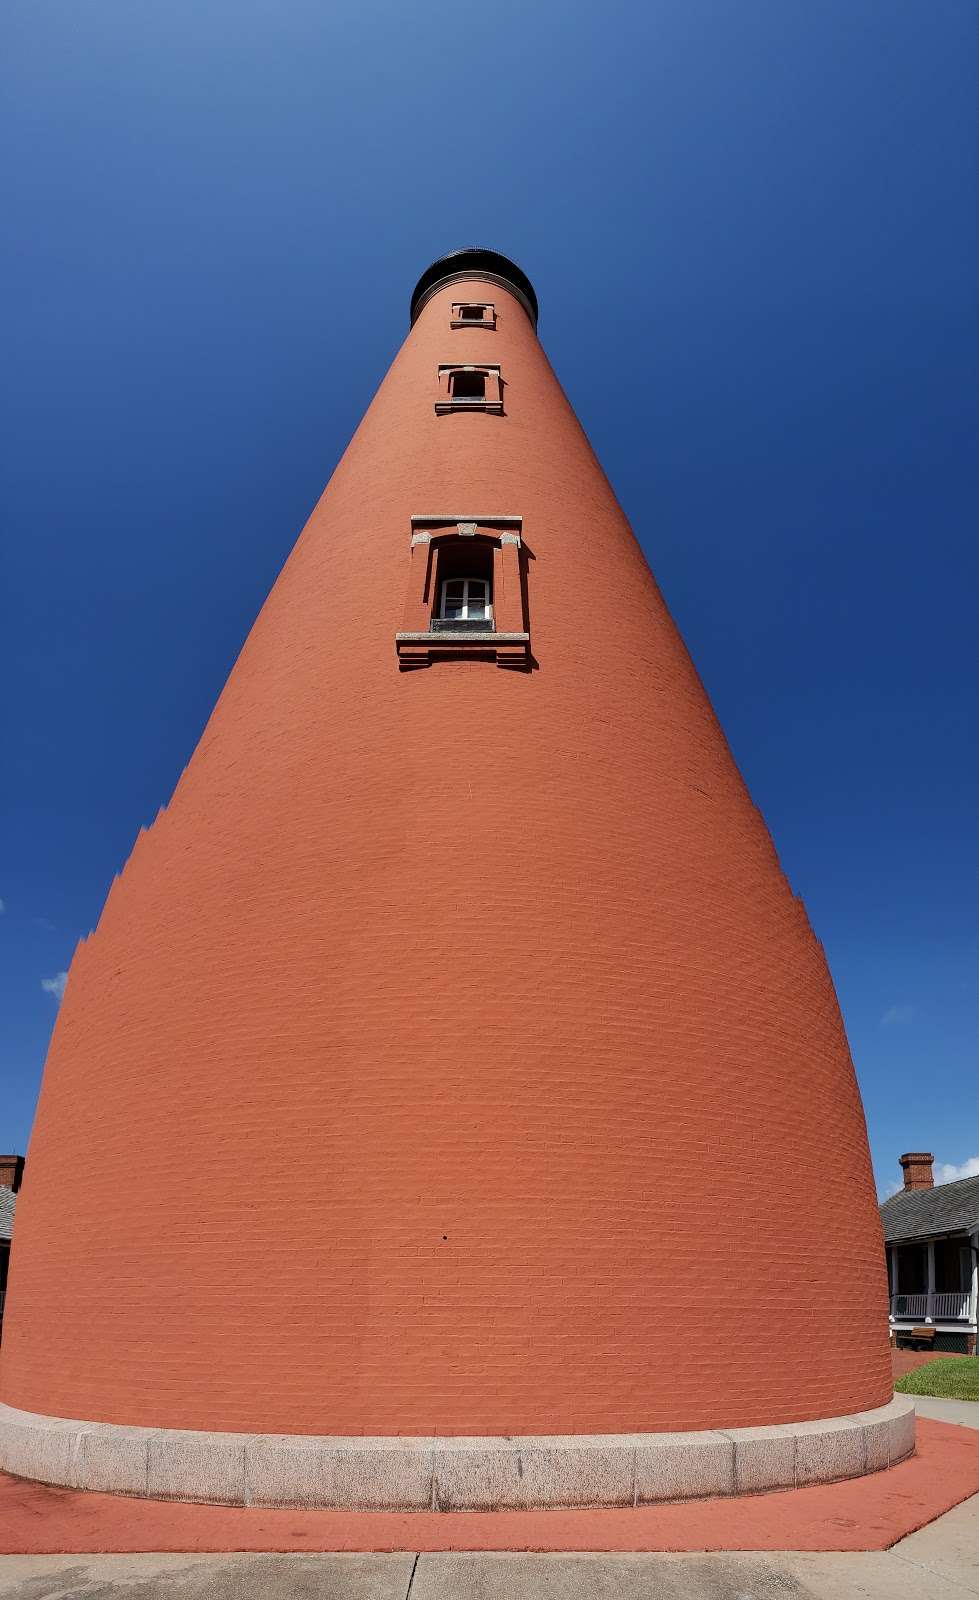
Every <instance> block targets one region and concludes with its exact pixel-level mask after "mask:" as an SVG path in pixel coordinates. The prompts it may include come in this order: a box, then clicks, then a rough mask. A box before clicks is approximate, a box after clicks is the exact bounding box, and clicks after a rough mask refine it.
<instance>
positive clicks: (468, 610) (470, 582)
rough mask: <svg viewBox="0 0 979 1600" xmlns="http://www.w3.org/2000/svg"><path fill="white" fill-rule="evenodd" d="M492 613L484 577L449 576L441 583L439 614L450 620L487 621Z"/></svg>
mask: <svg viewBox="0 0 979 1600" xmlns="http://www.w3.org/2000/svg"><path fill="white" fill-rule="evenodd" d="M492 615H493V607H492V605H491V604H490V597H489V583H488V581H487V580H486V579H485V578H449V579H447V580H446V582H445V583H443V585H442V609H441V616H442V618H443V619H444V620H445V621H447V622H448V621H451V622H477V621H480V622H484V621H485V622H488V621H489V620H490V619H491V617H492Z"/></svg>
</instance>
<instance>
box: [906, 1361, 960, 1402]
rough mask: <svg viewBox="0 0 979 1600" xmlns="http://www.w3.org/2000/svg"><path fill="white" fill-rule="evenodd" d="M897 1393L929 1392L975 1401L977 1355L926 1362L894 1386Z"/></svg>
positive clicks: (946, 1397)
mask: <svg viewBox="0 0 979 1600" xmlns="http://www.w3.org/2000/svg"><path fill="white" fill-rule="evenodd" d="M894 1387H895V1389H897V1390H899V1391H900V1393H901V1394H933V1395H937V1396H939V1397H940V1398H941V1399H942V1400H979V1356H953V1357H952V1358H951V1359H946V1360H945V1361H942V1360H941V1358H940V1357H939V1359H938V1360H937V1361H928V1362H926V1363H925V1365H924V1366H923V1367H916V1368H915V1370H914V1371H913V1372H908V1373H906V1374H905V1376H904V1377H903V1378H898V1380H897V1383H896V1384H895V1385H894Z"/></svg>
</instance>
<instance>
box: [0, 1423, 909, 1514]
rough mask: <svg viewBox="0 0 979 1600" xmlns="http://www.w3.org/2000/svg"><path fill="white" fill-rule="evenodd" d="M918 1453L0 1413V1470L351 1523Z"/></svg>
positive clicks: (891, 1431) (582, 1499) (642, 1497)
mask: <svg viewBox="0 0 979 1600" xmlns="http://www.w3.org/2000/svg"><path fill="white" fill-rule="evenodd" d="M913 1451H914V1403H913V1401H911V1400H910V1399H908V1398H906V1397H905V1396H904V1395H898V1396H896V1397H895V1399H893V1400H892V1401H891V1402H890V1404H889V1405H886V1406H880V1407H879V1408H878V1409H877V1410H875V1411H862V1412H859V1413H857V1414H856V1415H854V1416H849V1417H828V1418H822V1419H820V1420H819V1421H815V1422H791V1423H784V1424H782V1425H780V1426H776V1427H771V1428H728V1429H720V1430H715V1431H704V1432H701V1433H622V1434H615V1433H611V1434H543V1435H538V1436H536V1437H535V1436H533V1435H531V1436H528V1437H527V1438H497V1439H494V1438H482V1439H477V1438H474V1439H465V1438H428V1439H426V1438H410V1437H392V1438H386V1439H384V1438H379V1439H371V1438H366V1437H363V1438H357V1437H354V1438H329V1437H323V1436H319V1437H317V1436H315V1435H304V1434H283V1433H278V1434H275V1433H266V1434H242V1433H191V1432H188V1431H185V1430H183V1429H178V1428H122V1427H119V1426H117V1425H116V1424H115V1423H110V1422H78V1421H72V1420H69V1419H68V1418H65V1417H43V1416H39V1415H38V1414H37V1413H35V1412H31V1411H17V1410H15V1409H14V1408H13V1407H12V1406H5V1405H0V1469H2V1470H3V1471H5V1472H11V1473H14V1474H15V1475H16V1476H19V1477H22V1478H34V1479H37V1480H39V1481H40V1482H42V1483H54V1484H59V1485H61V1486H63V1487H66V1488H72V1489H94V1490H99V1491H101V1492H103V1493H114V1494H131V1495H138V1496H140V1497H142V1498H144V1499H151V1500H196V1501H206V1502H217V1503H219V1504H222V1505H252V1506H320V1507H324V1508H330V1509H335V1510H340V1509H342V1510H346V1511H496V1510H525V1511H530V1510H534V1509H541V1508H551V1507H554V1508H556V1507H559V1506H563V1507H567V1506H634V1505H649V1504H652V1503H654V1502H655V1501H658V1500H693V1499H706V1498H708V1497H710V1496H714V1495H729V1494H748V1493H753V1492H754V1493H756V1492H758V1491H760V1490H764V1489H792V1488H796V1487H800V1488H801V1487H802V1486H804V1485H807V1484H812V1483H829V1482H832V1481H833V1480H834V1479H838V1478H859V1477H862V1476H863V1475H864V1474H865V1473H868V1472H879V1471H882V1470H883V1469H884V1468H885V1467H889V1466H894V1465H896V1463H897V1462H899V1461H903V1460H904V1458H905V1457H906V1456H909V1455H911V1454H912V1453H913Z"/></svg>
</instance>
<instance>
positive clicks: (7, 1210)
mask: <svg viewBox="0 0 979 1600" xmlns="http://www.w3.org/2000/svg"><path fill="white" fill-rule="evenodd" d="M16 1206H17V1196H16V1195H15V1194H14V1191H13V1189H5V1188H4V1187H3V1186H2V1185H0V1239H9V1238H10V1236H11V1234H12V1233H13V1231H14V1211H15V1209H16Z"/></svg>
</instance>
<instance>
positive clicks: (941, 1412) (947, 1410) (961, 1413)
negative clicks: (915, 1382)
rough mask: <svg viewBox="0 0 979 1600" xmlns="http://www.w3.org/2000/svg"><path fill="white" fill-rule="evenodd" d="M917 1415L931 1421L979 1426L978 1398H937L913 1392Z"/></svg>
mask: <svg viewBox="0 0 979 1600" xmlns="http://www.w3.org/2000/svg"><path fill="white" fill-rule="evenodd" d="M911 1399H912V1400H913V1401H914V1409H915V1411H916V1412H917V1414H918V1416H919V1417H930V1418H931V1420H932V1421H933V1422H957V1423H958V1425H959V1427H960V1428H979V1400H939V1399H938V1397H937V1396H935V1395H930V1394H913V1395H912V1396H911Z"/></svg>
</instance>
